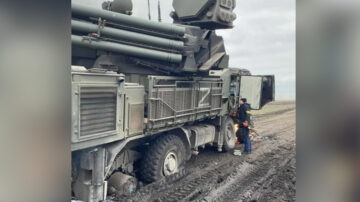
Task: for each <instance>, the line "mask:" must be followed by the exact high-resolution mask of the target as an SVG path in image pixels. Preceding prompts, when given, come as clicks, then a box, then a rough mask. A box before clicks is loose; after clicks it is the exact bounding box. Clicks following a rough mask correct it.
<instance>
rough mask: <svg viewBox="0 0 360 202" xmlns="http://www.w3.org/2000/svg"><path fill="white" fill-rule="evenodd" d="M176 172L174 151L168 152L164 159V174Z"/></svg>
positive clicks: (176, 164) (176, 163) (176, 162)
mask: <svg viewBox="0 0 360 202" xmlns="http://www.w3.org/2000/svg"><path fill="white" fill-rule="evenodd" d="M176 172H178V160H177V156H176V154H175V153H174V152H169V153H168V154H167V155H166V157H165V161H164V175H165V176H169V175H172V174H174V173H176Z"/></svg>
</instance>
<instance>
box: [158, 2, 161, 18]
mask: <svg viewBox="0 0 360 202" xmlns="http://www.w3.org/2000/svg"><path fill="white" fill-rule="evenodd" d="M158 17H159V22H161V7H160V0H158Z"/></svg>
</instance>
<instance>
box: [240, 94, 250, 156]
mask: <svg viewBox="0 0 360 202" xmlns="http://www.w3.org/2000/svg"><path fill="white" fill-rule="evenodd" d="M243 102H244V104H242V105H240V107H239V109H238V119H239V127H240V129H241V139H242V140H243V142H244V145H245V146H244V153H251V140H250V137H249V124H250V116H249V114H248V112H249V111H250V105H249V104H248V103H246V99H243Z"/></svg>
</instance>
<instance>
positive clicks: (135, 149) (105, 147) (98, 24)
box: [71, 0, 275, 201]
mask: <svg viewBox="0 0 360 202" xmlns="http://www.w3.org/2000/svg"><path fill="white" fill-rule="evenodd" d="M132 7H133V5H132V3H131V0H114V1H112V2H111V1H107V2H104V3H103V4H102V9H101V8H93V7H88V6H85V5H79V4H74V3H73V4H72V21H71V27H72V35H71V41H72V74H71V76H72V96H71V97H72V117H71V119H72V130H71V141H72V145H71V149H72V192H73V197H75V198H76V199H79V200H83V201H102V200H104V199H105V198H106V196H107V194H108V193H112V192H116V193H119V192H121V193H123V194H129V193H131V192H132V191H134V190H135V189H136V186H137V182H138V181H142V182H144V183H151V182H154V181H158V180H161V179H163V178H165V177H168V176H171V175H174V174H176V173H178V172H179V171H180V170H181V169H182V168H184V164H185V163H186V161H187V160H188V159H190V157H191V155H193V154H197V153H198V148H199V147H205V146H207V145H209V146H212V147H216V148H217V150H218V151H219V152H223V151H230V150H232V149H233V148H234V146H235V138H236V137H235V131H234V121H233V119H232V117H231V114H232V113H233V112H235V111H236V109H237V107H238V105H237V103H238V102H239V99H241V98H247V100H248V102H249V103H250V104H251V106H252V108H253V109H260V108H261V107H262V106H264V105H265V104H266V103H268V102H270V101H273V100H274V93H275V92H274V82H275V80H274V76H272V75H267V76H254V75H251V73H250V72H249V71H248V70H246V69H240V68H230V67H229V56H228V55H227V54H226V51H225V45H224V41H223V39H222V37H221V36H218V35H217V34H216V33H215V30H217V29H230V28H232V27H233V21H234V20H235V19H236V15H235V13H234V12H233V10H234V8H235V0H196V1H190V0H173V7H174V11H173V12H172V13H171V17H172V18H173V20H174V23H173V24H167V23H160V22H155V21H149V20H144V19H141V18H137V17H134V16H131V14H132Z"/></svg>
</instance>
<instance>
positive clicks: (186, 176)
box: [113, 101, 296, 201]
mask: <svg viewBox="0 0 360 202" xmlns="http://www.w3.org/2000/svg"><path fill="white" fill-rule="evenodd" d="M295 112H296V110H295V102H292V101H282V102H274V103H271V104H269V105H267V106H266V107H265V108H264V109H263V110H262V111H258V112H255V115H254V117H253V120H254V123H255V128H256V131H257V133H258V134H257V135H255V136H254V139H253V152H252V154H250V155H241V156H235V155H233V154H232V153H218V152H217V151H216V150H215V149H214V148H205V149H203V150H201V152H200V154H199V155H197V156H193V157H192V158H191V160H190V161H188V162H187V163H186V169H185V170H183V171H182V172H181V173H180V174H178V175H177V176H174V177H173V178H169V179H166V180H164V181H161V182H157V183H153V184H150V185H146V186H142V187H141V188H140V189H139V190H138V191H136V192H135V193H134V194H132V195H131V196H129V197H125V198H124V197H116V198H113V200H115V201H295V184H296V159H295V147H296V144H295V122H296V121H295ZM236 149H239V150H242V149H243V145H237V146H236Z"/></svg>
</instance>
